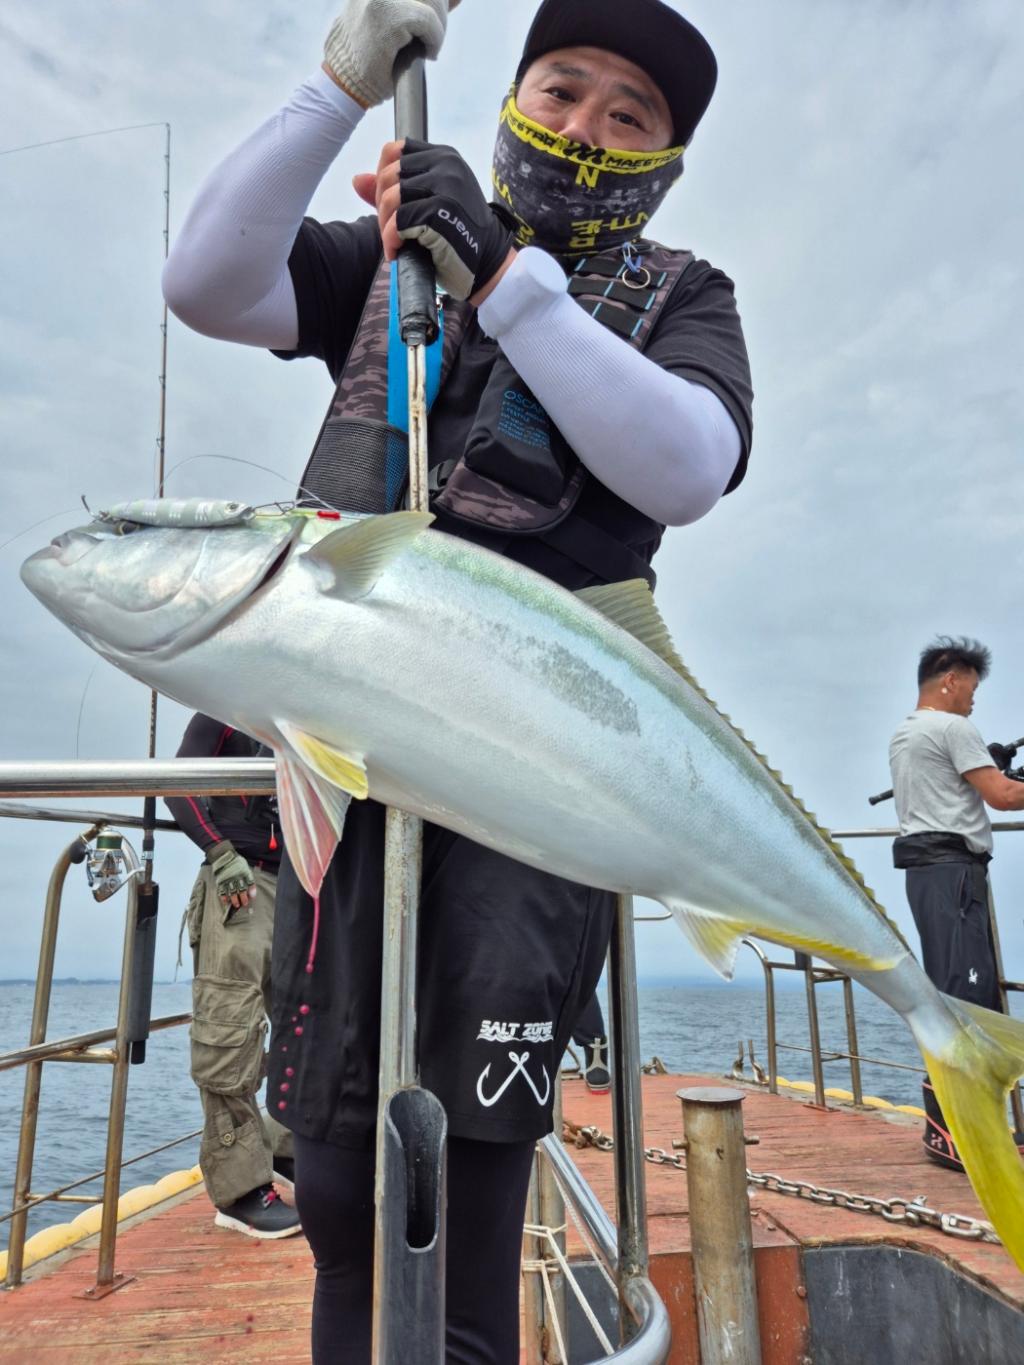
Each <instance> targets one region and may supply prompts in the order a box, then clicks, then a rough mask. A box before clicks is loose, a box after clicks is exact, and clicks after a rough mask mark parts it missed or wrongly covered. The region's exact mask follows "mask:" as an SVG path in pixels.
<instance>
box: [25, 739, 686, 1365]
mask: <svg viewBox="0 0 1024 1365" xmlns="http://www.w3.org/2000/svg"><path fill="white" fill-rule="evenodd" d="M273 790H274V765H273V763H272V762H271V761H269V760H266V759H216V760H211V761H202V762H197V761H195V760H191V759H189V760H185V759H172V760H159V761H155V760H154V761H150V760H141V761H124V762H116V761H110V762H94V761H91V760H80V761H74V762H67V763H0V797H4V798H17V799H20V800H26V799H28V800H32V799H38V800H58V799H67V798H97V797H107V796H122V797H133V796H135V797H137V796H188V795H196V794H199V795H206V796H212V795H226V796H244V795H248V794H251V793H266V792H270V791H273ZM0 817H7V818H17V819H32V820H54V821H62V822H71V823H87V824H88V828H87V830H86V831H85V833H84V834H82V835H80V836H78V838H76V839H75V840H74V841H73V843H72V844H70V845H69V846H68V848H66V849H65V850H64V851H63V853H62V854H61V856H60V858H59V859H58V861H57V865H56V867H55V869H54V873H53V876H52V877H51V880H50V887H49V891H48V895H47V902H46V908H45V911H44V919H43V930H42V944H41V949H40V959H39V970H38V972H37V979H36V1000H35V1006H34V1009H33V1021H32V1029H31V1034H30V1038H29V1044H28V1047H26V1048H20V1049H17V1050H15V1051H13V1052H9V1053H7V1054H4V1055H0V1071H2V1070H7V1069H11V1068H13V1067H16V1066H24V1067H25V1068H26V1088H25V1101H24V1105H23V1113H22V1132H21V1140H20V1142H19V1157H18V1169H17V1175H16V1179H15V1194H14V1206H13V1208H12V1211H11V1213H10V1214H9V1215H7V1219H6V1220H5V1219H0V1221H7V1220H9V1221H10V1223H11V1239H10V1248H9V1254H8V1269H7V1278H6V1281H5V1284H6V1287H8V1288H13V1287H14V1286H16V1285H18V1284H20V1283H21V1281H22V1275H23V1268H24V1267H23V1253H24V1245H25V1232H26V1223H27V1218H28V1214H29V1211H30V1210H31V1209H32V1208H33V1207H35V1206H37V1205H38V1204H39V1203H42V1202H45V1201H46V1200H49V1199H52V1200H58V1201H59V1200H65V1199H68V1198H73V1199H74V1200H75V1202H78V1199H79V1198H81V1197H80V1196H70V1194H69V1192H70V1191H72V1190H75V1189H77V1188H79V1187H80V1186H81V1185H84V1184H87V1183H89V1182H90V1181H91V1180H95V1179H98V1178H99V1177H100V1176H101V1175H102V1178H103V1195H102V1203H103V1210H104V1213H103V1222H102V1225H101V1230H100V1244H99V1253H98V1260H97V1275H96V1283H95V1285H94V1286H93V1288H92V1290H91V1291H88V1292H89V1296H90V1297H94V1298H99V1297H102V1296H103V1295H105V1294H108V1293H111V1292H113V1290H115V1289H117V1288H119V1287H120V1286H121V1284H124V1283H128V1277H124V1276H119V1275H118V1274H117V1273H116V1271H115V1267H114V1253H115V1248H116V1237H117V1203H118V1195H119V1189H120V1173H121V1169H122V1166H124V1165H129V1164H131V1162H123V1161H122V1149H123V1138H124V1119H125V1107H126V1099H127V1078H128V1064H129V1044H130V1040H129V1038H128V1036H127V1018H128V1002H129V999H130V994H131V975H132V936H133V932H134V926H135V916H136V911H137V893H136V879H134V878H133V879H131V880H130V881H129V883H128V905H127V908H126V914H125V946H124V953H123V958H122V970H121V986H120V994H119V1005H118V1020H117V1025H116V1027H115V1028H114V1029H105V1030H97V1031H95V1032H92V1033H88V1034H79V1035H76V1036H75V1037H70V1038H62V1039H56V1040H51V1041H47V1039H46V1024H47V1019H48V1013H49V997H50V987H51V983H52V976H53V963H54V956H55V949H56V940H57V930H58V926H59V918H60V905H61V895H62V891H63V886H64V880H65V878H66V876H67V872H68V870H69V869H70V867H71V866H72V865H73V863H74V862H76V861H81V858H82V853H83V849H84V847H85V844H86V843H87V842H88V841H89V840H90V839H92V838H94V837H95V836H96V834H97V833H98V832H99V831H100V830H101V829H103V828H105V827H107V826H112V825H116V826H122V827H125V828H132V827H141V826H142V825H143V821H142V820H141V819H140V818H139V817H137V816H129V815H113V814H112V815H108V814H105V813H97V812H87V813H83V812H77V813H76V812H73V811H69V810H61V809H52V808H47V807H42V806H37V805H32V806H28V807H26V806H20V807H19V806H14V805H11V804H10V803H9V801H7V802H0ZM157 828H163V829H176V828H177V827H176V826H175V825H173V824H172V823H171V822H169V821H160V822H158V823H157ZM610 976H611V994H612V1010H611V1016H612V1032H613V1038H614V1040H615V1042H614V1047H613V1049H612V1051H613V1067H614V1074H615V1091H616V1099H615V1138H616V1141H615V1148H616V1156H615V1159H616V1189H617V1200H618V1209H619V1211H620V1213H619V1227H618V1229H617V1230H616V1228H615V1227H614V1226H613V1225H612V1223H611V1221H610V1219H609V1218H608V1215H607V1214H606V1213H605V1211H604V1210H603V1208H602V1207H601V1205H600V1203H599V1202H598V1200H597V1197H596V1196H595V1195H594V1193H593V1191H592V1190H591V1189H590V1187H589V1186H588V1185H587V1184H586V1182H585V1181H584V1180H583V1177H582V1176H581V1175H580V1174H579V1171H578V1170H577V1168H576V1167H575V1165H574V1164H573V1162H572V1161H571V1159H570V1158H569V1157H568V1155H567V1154H566V1152H565V1150H564V1148H563V1147H562V1144H561V1141H560V1138H559V1137H557V1136H554V1135H553V1136H551V1137H549V1138H546V1139H545V1140H544V1141H543V1143H541V1144H540V1150H541V1151H542V1152H543V1156H544V1160H545V1163H546V1165H547V1166H548V1168H549V1169H550V1171H551V1173H552V1174H553V1176H554V1177H555V1179H556V1180H557V1183H558V1185H559V1187H560V1189H561V1191H562V1194H563V1195H564V1197H565V1199H566V1200H567V1201H568V1202H569V1203H570V1204H571V1205H572V1207H573V1209H574V1210H575V1212H576V1213H577V1215H578V1216H579V1217H580V1219H581V1220H582V1221H583V1222H584V1224H585V1225H586V1226H587V1227H588V1228H589V1229H590V1231H591V1234H592V1236H593V1237H594V1241H595V1244H596V1245H597V1246H598V1247H599V1248H600V1250H601V1254H602V1258H603V1259H604V1260H605V1262H606V1264H607V1266H608V1268H609V1270H610V1271H611V1273H612V1274H613V1275H614V1276H615V1278H616V1280H617V1284H618V1289H619V1301H620V1333H621V1338H622V1343H623V1344H622V1347H621V1349H620V1350H619V1351H617V1352H616V1353H615V1354H614V1355H613V1356H611V1357H607V1358H608V1359H611V1360H614V1361H623V1362H627V1365H661V1363H662V1362H664V1361H665V1360H666V1359H667V1358H668V1353H669V1350H670V1346H671V1329H670V1325H669V1319H668V1313H667V1311H666V1309H665V1306H664V1304H663V1303H662V1302H661V1300H660V1298H659V1297H658V1295H657V1293H656V1291H655V1290H654V1287H653V1285H652V1284H651V1281H650V1278H649V1276H648V1248H647V1230H646V1201H645V1193H644V1190H645V1182H644V1161H643V1118H642V1105H641V1095H640V1085H639V1077H640V1042H639V1027H638V1017H637V984H636V959H635V945H634V937H633V913H632V902H631V900H630V899H629V898H628V897H623V898H621V900H620V904H619V913H618V917H617V925H616V931H615V935H614V939H613V943H612V948H611V952H610ZM189 1017H190V1016H188V1015H176V1016H168V1017H166V1018H164V1019H157V1020H153V1021H151V1023H150V1029H153V1030H155V1029H158V1028H171V1027H175V1026H177V1025H180V1024H183V1023H187V1022H188V1020H189ZM110 1042H112V1043H113V1047H109V1048H106V1047H103V1048H101V1047H100V1046H99V1045H100V1044H104V1043H110ZM53 1061H62V1062H106V1063H108V1064H110V1065H112V1066H113V1067H114V1079H113V1083H112V1087H111V1103H110V1114H109V1120H108V1140H107V1153H106V1161H105V1164H104V1168H103V1171H102V1172H94V1173H93V1174H92V1175H90V1176H86V1177H83V1178H82V1179H80V1180H77V1181H73V1182H71V1183H69V1184H66V1185H63V1186H61V1187H59V1188H58V1189H57V1190H53V1191H50V1192H49V1193H48V1194H44V1195H38V1194H33V1193H31V1191H30V1185H31V1175H32V1164H33V1159H34V1151H35V1136H36V1133H35V1122H36V1114H37V1110H38V1099H39V1086H40V1079H41V1069H42V1066H43V1064H44V1063H45V1062H53ZM191 1136H195V1135H194V1134H189V1135H186V1136H185V1137H183V1138H179V1139H175V1142H174V1143H169V1144H164V1146H163V1147H159V1148H155V1149H153V1152H151V1153H143V1154H141V1155H140V1156H138V1157H135V1158H132V1161H136V1160H142V1159H143V1157H145V1156H148V1155H153V1154H155V1152H158V1151H162V1150H165V1149H166V1147H168V1146H173V1145H176V1143H178V1142H182V1141H187V1140H188V1137H191ZM553 1197H554V1196H553V1191H552V1190H551V1189H550V1188H549V1189H548V1190H547V1192H546V1198H547V1200H548V1202H549V1206H550V1203H551V1201H552V1199H553ZM90 1202H92V1200H91V1199H90ZM388 1311H389V1312H391V1313H401V1312H402V1306H401V1305H400V1304H390V1305H389V1306H388Z"/></svg>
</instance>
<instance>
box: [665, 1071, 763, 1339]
mask: <svg viewBox="0 0 1024 1365" xmlns="http://www.w3.org/2000/svg"><path fill="white" fill-rule="evenodd" d="M679 1098H680V1099H681V1100H682V1102H683V1126H684V1128H685V1133H686V1137H685V1146H686V1188H687V1194H688V1200H689V1211H690V1244H691V1248H692V1253H693V1271H694V1280H695V1285H696V1293H697V1324H698V1330H699V1333H700V1358H701V1365H761V1342H760V1331H759V1328H758V1320H757V1289H756V1285H755V1280H754V1239H753V1232H752V1229H751V1222H750V1200H749V1198H748V1196H747V1161H746V1145H745V1142H744V1138H743V1115H742V1112H741V1106H742V1104H743V1098H744V1097H743V1094H742V1093H741V1092H740V1091H738V1090H731V1089H726V1088H725V1087H719V1086H700V1087H696V1088H694V1089H690V1090H680V1091H679Z"/></svg>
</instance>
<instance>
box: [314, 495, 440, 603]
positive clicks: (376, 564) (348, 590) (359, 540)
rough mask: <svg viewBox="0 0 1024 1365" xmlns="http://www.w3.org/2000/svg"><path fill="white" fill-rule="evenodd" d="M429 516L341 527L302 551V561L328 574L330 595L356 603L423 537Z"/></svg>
mask: <svg viewBox="0 0 1024 1365" xmlns="http://www.w3.org/2000/svg"><path fill="white" fill-rule="evenodd" d="M433 520H434V518H433V515H432V513H430V512H387V513H385V514H384V515H383V516H379V517H367V518H366V519H365V520H363V521H357V522H355V523H353V524H352V525H351V526H342V527H340V528H339V529H338V530H337V531H332V532H331V533H330V535H327V536H324V538H323V540H319V541H317V543H316V544H315V545H313V546H311V547H310V549H309V550H307V551H306V558H307V559H309V560H312V562H313V563H314V564H316V565H320V566H323V568H325V569H327V570H328V571H329V572H330V575H331V579H332V586H331V589H330V591H332V592H336V593H338V594H340V596H342V597H344V598H345V599H346V600H347V601H349V602H356V601H358V600H359V598H360V597H366V596H367V594H368V593H371V592H372V591H373V588H374V585H375V584H376V582H377V580H378V578H380V576H381V574H382V573H383V572H384V570H385V569H386V568H387V567H388V565H389V564H391V563H392V562H393V561H394V560H395V559H397V558H398V556H399V555H401V554H403V553H404V551H405V550H407V549H408V548H409V546H410V545H411V544H412V542H413V541H414V540H416V539H417V538H418V537H419V536H421V535H422V534H423V532H424V531H425V530H426V529H427V527H428V526H429V525H430V523H431V522H432V521H433Z"/></svg>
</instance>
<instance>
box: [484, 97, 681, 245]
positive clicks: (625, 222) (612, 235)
mask: <svg viewBox="0 0 1024 1365" xmlns="http://www.w3.org/2000/svg"><path fill="white" fill-rule="evenodd" d="M683 151H684V148H683V147H670V148H668V149H667V150H665V151H660V152H628V151H616V150H613V149H611V148H608V147H588V146H587V145H586V144H585V143H582V142H576V141H574V140H573V139H571V138H564V137H561V136H559V134H557V133H553V132H552V131H551V130H550V129H549V128H544V127H543V126H542V125H541V124H539V123H534V122H533V120H532V119H529V118H527V117H526V116H525V115H524V114H522V113H521V112H520V110H519V107H518V105H517V104H516V91H515V87H513V89H512V91H511V92H510V93H509V96H508V99H507V100H506V102H505V106H504V108H503V109H502V111H501V121H500V123H499V125H498V140H497V143H496V145H495V148H494V161H493V164H492V170H491V177H492V180H493V182H494V189H495V192H496V195H497V199H498V202H499V203H501V204H502V205H503V206H504V207H505V208H506V209H507V210H508V211H509V212H510V213H511V214H512V216H513V218H514V219H515V232H516V241H517V243H518V244H519V245H520V246H538V247H542V248H543V249H544V250H545V251H548V252H550V253H551V254H552V255H553V256H575V255H580V254H582V253H585V252H596V251H605V250H607V249H609V248H610V247H616V246H623V245H625V244H626V243H628V242H631V241H633V240H634V239H635V238H637V237H642V236H643V235H644V230H645V228H646V226H647V224H648V222H649V221H650V219H651V218H652V217H653V216H654V214H655V212H656V210H657V209H658V208H659V207H660V205H661V202H662V200H663V199H664V198H665V196H666V194H668V192H669V190H670V189H671V188H672V186H673V185H674V184H675V182H676V181H677V180H678V179H679V177H680V176H681V175H682V173H683Z"/></svg>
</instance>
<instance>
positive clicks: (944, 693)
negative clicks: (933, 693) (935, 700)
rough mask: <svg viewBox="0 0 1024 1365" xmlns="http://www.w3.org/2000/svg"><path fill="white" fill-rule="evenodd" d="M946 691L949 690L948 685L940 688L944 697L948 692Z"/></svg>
mask: <svg viewBox="0 0 1024 1365" xmlns="http://www.w3.org/2000/svg"><path fill="white" fill-rule="evenodd" d="M948 692H949V688H948V687H944V688H943V689H942V695H943V696H944V697H945V696H946V695H947V694H948Z"/></svg>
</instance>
